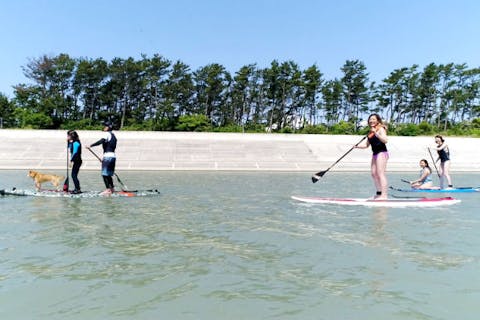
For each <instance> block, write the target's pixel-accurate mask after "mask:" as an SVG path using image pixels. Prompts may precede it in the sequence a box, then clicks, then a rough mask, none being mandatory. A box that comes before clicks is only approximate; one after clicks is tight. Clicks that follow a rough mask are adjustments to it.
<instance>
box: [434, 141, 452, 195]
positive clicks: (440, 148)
mask: <svg viewBox="0 0 480 320" xmlns="http://www.w3.org/2000/svg"><path fill="white" fill-rule="evenodd" d="M435 143H436V144H437V147H436V148H435V149H436V150H437V153H438V159H437V161H439V160H440V172H439V173H440V188H442V189H443V188H444V187H445V180H447V183H448V188H453V185H452V178H451V177H450V150H449V149H448V145H447V144H446V143H445V139H444V138H443V137H442V136H441V135H436V136H435Z"/></svg>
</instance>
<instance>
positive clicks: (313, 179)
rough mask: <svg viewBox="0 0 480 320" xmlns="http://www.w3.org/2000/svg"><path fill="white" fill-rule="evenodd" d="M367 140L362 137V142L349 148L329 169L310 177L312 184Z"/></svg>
mask: <svg viewBox="0 0 480 320" xmlns="http://www.w3.org/2000/svg"><path fill="white" fill-rule="evenodd" d="M366 138H367V136H364V137H363V138H362V140H360V141H358V142H357V144H356V145H354V146H353V147H351V148H350V150H348V151H347V152H346V153H345V154H344V155H343V156H341V157H340V158H339V159H338V160H337V161H335V162H334V163H333V164H332V165H331V166H330V167H328V169H327V170H323V171H319V172H317V173H315V174H314V175H313V176H312V182H313V183H315V182H317V181H318V180H320V178H321V177H323V176H324V175H325V173H327V172H328V170H330V169H331V168H332V167H333V166H334V165H336V164H337V163H339V162H340V160H342V159H343V158H345V156H346V155H347V154H349V153H350V152H351V151H352V150H353V149H355V147H356V146H358V145H359V144H360V143H361V142H362V141H363V140H365V139H366Z"/></svg>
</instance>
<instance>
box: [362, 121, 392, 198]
mask: <svg viewBox="0 0 480 320" xmlns="http://www.w3.org/2000/svg"><path fill="white" fill-rule="evenodd" d="M368 125H369V126H370V132H369V133H368V139H367V140H366V141H365V142H364V143H363V144H359V145H357V146H356V148H360V149H366V148H368V147H369V146H371V147H372V152H373V155H372V162H371V172H372V178H373V182H374V183H375V187H376V188H377V194H376V195H375V197H374V198H375V199H378V200H384V199H387V195H388V180H387V176H386V171H387V161H388V150H387V146H386V143H387V141H388V137H387V128H386V126H385V125H384V124H383V121H382V118H381V117H380V116H379V115H378V114H376V113H374V114H371V115H370V116H369V117H368Z"/></svg>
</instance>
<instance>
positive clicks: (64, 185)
mask: <svg viewBox="0 0 480 320" xmlns="http://www.w3.org/2000/svg"><path fill="white" fill-rule="evenodd" d="M68 162H69V159H68V142H67V178H66V179H65V182H64V183H63V192H68V184H69V183H68V176H69V175H70V174H69V172H68Z"/></svg>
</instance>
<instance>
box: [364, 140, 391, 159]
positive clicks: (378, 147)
mask: <svg viewBox="0 0 480 320" xmlns="http://www.w3.org/2000/svg"><path fill="white" fill-rule="evenodd" d="M368 142H369V143H370V145H371V146H372V152H373V155H374V156H375V155H377V154H379V153H382V152H388V150H387V145H386V144H385V143H383V142H382V141H381V140H380V139H379V138H378V137H377V136H375V135H374V136H373V137H371V138H370V137H369V138H368Z"/></svg>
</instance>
